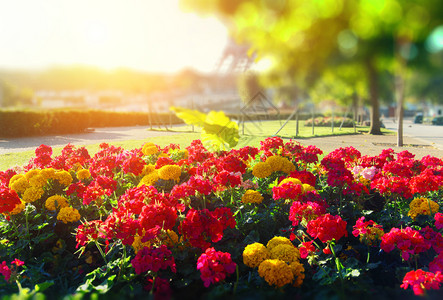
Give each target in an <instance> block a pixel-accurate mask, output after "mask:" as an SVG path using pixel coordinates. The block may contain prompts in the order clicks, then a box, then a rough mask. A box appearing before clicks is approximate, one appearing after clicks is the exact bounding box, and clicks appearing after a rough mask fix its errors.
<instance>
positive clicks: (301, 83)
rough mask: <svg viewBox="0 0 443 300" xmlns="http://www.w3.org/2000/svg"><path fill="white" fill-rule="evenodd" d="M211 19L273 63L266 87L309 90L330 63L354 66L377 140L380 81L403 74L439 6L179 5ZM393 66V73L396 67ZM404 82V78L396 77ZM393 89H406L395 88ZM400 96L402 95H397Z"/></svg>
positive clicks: (265, 0)
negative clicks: (386, 74) (387, 73)
mask: <svg viewBox="0 0 443 300" xmlns="http://www.w3.org/2000/svg"><path fill="white" fill-rule="evenodd" d="M182 2H183V3H184V4H186V5H187V6H188V7H191V8H194V9H198V10H200V11H203V12H211V13H216V14H218V15H219V16H220V18H221V19H222V20H224V22H225V23H226V24H227V26H228V27H229V28H230V31H231V32H232V34H233V35H234V37H235V38H236V39H237V41H239V42H245V43H249V44H251V45H252V46H251V51H254V52H255V53H256V54H257V57H258V59H260V58H267V59H269V60H271V61H273V62H274V64H273V68H272V70H271V72H269V73H268V75H267V79H268V80H267V82H268V83H269V84H273V85H290V83H291V82H292V83H293V82H295V83H296V85H297V86H298V87H299V88H300V89H302V90H305V89H309V88H310V87H312V85H313V84H314V83H315V81H316V80H318V78H319V75H320V74H321V73H322V72H323V71H324V70H325V69H327V68H329V67H330V66H331V60H332V59H334V60H337V58H338V57H339V58H340V61H341V63H359V64H360V65H361V66H362V67H363V68H364V69H365V73H366V80H367V84H368V91H369V99H370V104H371V128H370V133H371V134H381V131H380V120H379V119H380V113H379V89H380V87H379V75H380V72H381V71H382V70H384V69H386V68H387V67H388V68H389V69H391V70H392V71H394V69H395V71H396V72H397V73H398V72H404V70H405V68H406V66H407V62H408V61H409V60H411V59H413V57H412V56H411V52H410V49H411V48H412V47H413V46H414V43H417V44H420V43H422V42H423V41H424V40H425V39H426V37H427V35H429V33H430V32H431V31H432V30H433V29H434V28H435V27H436V26H438V25H439V24H440V23H441V21H442V17H443V16H442V15H441V11H443V4H442V3H443V2H442V1H440V0H423V1H422V0H402V1H399V0H323V1H320V0H318V1H301V0H237V1H235V0H182ZM394 62H397V66H399V67H397V68H394ZM397 76H398V78H399V80H400V81H398V82H399V83H401V82H402V74H400V73H398V75H397ZM397 87H398V88H399V89H403V88H404V84H403V83H402V84H397ZM398 94H399V95H403V94H404V93H398Z"/></svg>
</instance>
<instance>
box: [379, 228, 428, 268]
mask: <svg viewBox="0 0 443 300" xmlns="http://www.w3.org/2000/svg"><path fill="white" fill-rule="evenodd" d="M395 247H397V248H398V249H399V250H400V251H401V256H402V258H403V259H404V260H409V258H410V255H414V254H418V253H421V252H424V251H426V250H428V249H429V248H430V247H431V245H430V243H429V242H428V241H426V240H425V238H424V237H423V236H422V235H421V234H420V232H418V231H417V230H413V229H412V228H411V227H406V228H404V229H399V228H392V229H391V231H389V232H388V233H385V235H383V237H382V238H381V244H380V248H381V249H382V250H383V251H385V252H391V251H392V250H394V248H395Z"/></svg>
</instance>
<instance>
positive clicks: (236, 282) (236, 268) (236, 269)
mask: <svg viewBox="0 0 443 300" xmlns="http://www.w3.org/2000/svg"><path fill="white" fill-rule="evenodd" d="M235 274H236V275H237V280H236V281H235V283H234V295H235V294H236V293H237V285H238V281H239V278H240V275H239V272H238V265H236V266H235Z"/></svg>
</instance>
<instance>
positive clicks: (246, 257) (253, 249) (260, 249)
mask: <svg viewBox="0 0 443 300" xmlns="http://www.w3.org/2000/svg"><path fill="white" fill-rule="evenodd" d="M270 257H271V253H270V252H269V250H268V249H267V248H266V247H265V246H264V245H263V244H260V243H253V244H250V245H247V246H246V247H245V250H243V263H244V264H245V265H247V266H248V267H251V268H255V267H258V266H259V265H260V264H261V263H262V262H263V261H264V260H266V259H269V258H270Z"/></svg>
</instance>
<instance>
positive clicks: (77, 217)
mask: <svg viewBox="0 0 443 300" xmlns="http://www.w3.org/2000/svg"><path fill="white" fill-rule="evenodd" d="M321 154H322V151H321V150H320V149H318V148H316V147H314V146H307V147H304V146H302V145H300V144H299V143H297V142H294V141H288V142H286V143H285V142H284V141H283V140H282V139H280V138H278V137H273V138H267V139H265V140H264V141H262V142H261V147H260V148H253V147H244V148H241V149H239V150H231V151H222V152H217V153H215V152H210V151H208V150H207V149H206V148H205V147H204V146H203V145H202V143H201V142H200V141H199V140H196V141H193V142H192V143H191V145H190V146H189V147H187V148H186V149H180V148H179V146H178V145H174V144H171V145H169V146H167V147H165V148H160V147H158V146H156V145H154V144H152V143H146V144H144V145H143V146H142V147H141V148H139V149H133V150H124V149H122V148H120V147H114V146H111V145H108V144H102V145H100V151H99V152H98V153H96V154H95V155H94V156H93V157H91V156H90V155H89V153H88V152H87V150H86V149H84V148H75V147H74V146H72V145H67V146H66V147H65V148H64V149H63V151H62V153H61V155H59V156H55V157H54V156H53V155H52V149H51V148H50V147H48V146H45V145H41V146H40V147H38V148H37V149H36V151H35V157H34V158H32V159H31V161H30V162H29V164H28V165H26V166H24V167H22V168H18V169H14V170H12V169H10V170H7V171H3V172H0V213H1V216H0V218H1V219H0V234H1V237H0V239H1V243H0V245H1V246H0V255H1V261H2V265H1V267H0V273H1V274H3V278H1V277H2V276H1V275H0V293H1V294H2V295H13V294H20V295H22V296H33V295H34V296H35V295H36V294H43V295H51V297H55V298H62V297H65V296H68V295H72V297H74V296H75V298H76V299H77V298H78V299H80V298H82V297H83V296H85V297H88V298H89V297H92V295H95V296H98V297H99V298H100V297H115V298H117V297H124V298H135V297H139V296H143V295H151V296H154V298H180V299H196V298H226V297H238V298H246V297H247V298H250V297H254V298H259V299H264V298H269V297H276V298H287V297H303V298H314V297H320V298H329V297H339V298H342V297H343V298H344V297H345V296H346V297H383V298H386V297H395V298H397V297H410V296H413V295H425V294H428V295H430V296H437V295H438V294H439V292H440V291H439V289H440V285H441V283H442V282H443V276H442V274H441V271H442V268H443V252H442V250H443V236H442V228H443V214H442V213H440V212H439V210H440V206H441V204H442V199H441V198H442V197H441V196H442V186H443V161H442V160H441V159H439V158H436V157H430V156H427V157H424V158H422V159H421V160H415V159H414V156H413V155H412V154H411V153H409V152H407V151H403V152H400V153H394V151H393V150H392V149H387V150H384V151H383V152H382V153H381V154H380V155H378V156H374V157H371V156H362V155H361V154H360V152H359V151H357V150H356V149H354V148H352V147H348V148H339V149H336V150H335V151H333V152H331V153H329V154H328V155H326V156H324V157H323V158H322V159H321V160H320V159H319V157H320V155H321ZM95 296H94V297H95Z"/></svg>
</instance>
